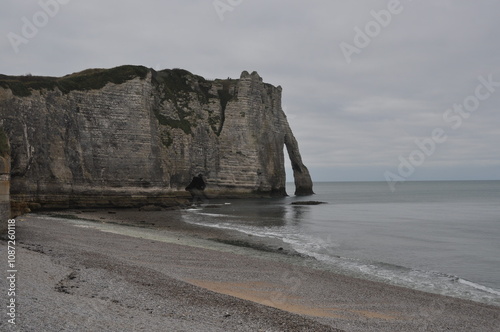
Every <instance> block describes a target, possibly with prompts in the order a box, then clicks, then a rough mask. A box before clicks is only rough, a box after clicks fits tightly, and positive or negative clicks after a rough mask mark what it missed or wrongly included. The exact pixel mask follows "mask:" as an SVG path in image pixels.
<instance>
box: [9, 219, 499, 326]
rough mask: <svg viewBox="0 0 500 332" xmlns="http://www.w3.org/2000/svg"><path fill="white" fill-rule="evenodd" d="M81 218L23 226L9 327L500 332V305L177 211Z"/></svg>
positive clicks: (28, 222) (19, 230)
mask: <svg viewBox="0 0 500 332" xmlns="http://www.w3.org/2000/svg"><path fill="white" fill-rule="evenodd" d="M64 213H65V214H70V213H69V212H64ZM73 213H74V215H76V216H77V217H79V218H81V219H94V220H97V221H98V222H95V221H94V222H89V221H85V220H76V221H68V220H65V219H61V218H53V217H45V216H41V215H27V216H23V217H20V218H18V220H17V224H16V227H17V238H18V243H17V256H18V285H17V288H18V296H17V300H18V308H17V310H18V311H17V312H18V319H17V322H18V324H17V326H16V328H17V329H15V328H13V327H12V326H8V324H7V321H6V319H5V318H4V319H3V320H2V321H1V322H0V330H2V331H4V330H7V331H9V330H12V331H16V330H19V331H134V330H150V331H207V332H210V331H338V330H343V331H488V332H490V331H497V330H499V326H500V307H495V306H488V305H485V304H480V303H475V302H470V301H465V300H459V299H455V298H450V297H445V296H439V295H433V294H428V293H423V292H419V291H414V290H409V289H405V288H400V287H395V286H390V285H386V284H382V283H377V282H372V281H366V280H359V279H355V278H350V277H346V276H342V275H337V274H333V273H331V272H327V271H319V270H314V269H310V268H307V267H304V266H299V265H296V264H293V262H291V261H290V262H289V261H287V260H286V259H282V260H281V259H280V257H285V256H286V257H288V256H289V255H284V254H282V253H281V252H283V251H286V250H289V249H288V248H283V250H280V248H277V247H276V246H278V245H279V243H276V246H275V245H274V244H269V243H267V244H266V245H267V248H265V249H266V250H267V251H265V252H264V253H265V254H262V255H261V256H259V254H256V252H257V251H256V250H252V249H248V248H242V247H241V246H240V247H236V246H230V245H227V244H223V243H220V242H225V240H224V237H228V236H231V235H230V234H229V235H228V234H227V233H222V232H218V231H217V230H212V231H210V232H208V231H207V230H206V229H203V228H199V227H194V226H190V225H185V224H184V223H182V221H181V220H179V219H176V214H175V212H172V213H170V214H168V215H169V216H170V218H168V220H166V218H165V213H162V212H160V211H158V212H137V211H130V210H101V211H99V210H96V211H94V212H89V211H84V212H81V211H78V212H73ZM153 224H154V225H153ZM141 225H142V226H141ZM146 226H147V227H146ZM207 238H210V239H218V240H220V241H219V242H217V243H218V245H216V246H206V245H205V244H206V243H207V242H206V241H207V240H206V239H207ZM212 243H214V242H213V241H212ZM238 243H240V242H238ZM0 246H1V249H2V252H3V251H4V249H6V243H5V242H1V243H0ZM245 250H246V251H245ZM273 251H275V252H273ZM280 255H281V256H280ZM3 270H4V271H5V269H3ZM1 283H2V284H1V286H2V287H4V286H5V285H4V284H5V283H6V281H5V278H2V281H1ZM4 317H5V316H4Z"/></svg>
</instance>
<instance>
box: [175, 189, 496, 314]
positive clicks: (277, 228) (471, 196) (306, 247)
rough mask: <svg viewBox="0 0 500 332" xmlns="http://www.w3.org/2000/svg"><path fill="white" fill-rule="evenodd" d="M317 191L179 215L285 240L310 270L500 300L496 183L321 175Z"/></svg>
mask: <svg viewBox="0 0 500 332" xmlns="http://www.w3.org/2000/svg"><path fill="white" fill-rule="evenodd" d="M287 192H288V193H293V192H294V187H293V184H291V183H290V184H287ZM314 192H315V195H313V196H306V197H304V196H302V197H301V196H293V195H290V196H288V197H284V198H271V199H269V198H267V199H239V200H223V199H217V198H215V199H211V200H210V201H209V202H205V204H201V205H199V206H193V207H192V208H190V209H187V210H185V211H183V212H182V219H183V221H185V222H187V223H190V224H195V225H200V226H205V227H211V228H218V229H222V230H227V231H231V232H237V233H238V234H242V235H245V236H246V238H247V241H250V242H251V241H255V243H256V244H257V243H262V241H265V240H266V239H268V240H270V241H271V240H272V241H275V242H276V241H277V240H278V241H281V242H282V243H283V244H286V245H287V246H289V247H291V248H292V249H293V251H294V252H296V253H297V254H298V255H299V256H301V257H304V259H308V260H309V261H314V262H315V265H314V268H319V269H326V270H330V271H333V272H335V273H340V274H343V275H348V276H353V277H357V278H362V279H368V280H374V281H381V282H384V283H388V284H392V285H398V286H402V287H406V288H412V289H417V290H422V291H426V292H431V293H436V294H442V295H448V296H452V297H458V298H463V299H469V300H473V301H478V302H483V303H488V304H493V305H500V181H422V182H404V183H400V184H398V186H397V187H396V190H395V191H394V192H393V191H391V189H390V188H389V186H388V184H387V183H385V182H318V183H315V184H314ZM304 201H317V202H322V203H323V204H318V205H300V204H296V203H297V202H304ZM292 203H295V204H292Z"/></svg>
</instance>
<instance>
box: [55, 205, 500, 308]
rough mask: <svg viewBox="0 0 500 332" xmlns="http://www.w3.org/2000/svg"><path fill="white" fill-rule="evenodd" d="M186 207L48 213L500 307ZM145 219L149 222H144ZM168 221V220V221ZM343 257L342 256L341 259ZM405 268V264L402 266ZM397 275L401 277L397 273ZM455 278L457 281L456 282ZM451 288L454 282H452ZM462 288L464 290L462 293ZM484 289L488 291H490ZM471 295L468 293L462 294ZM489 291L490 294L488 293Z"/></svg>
mask: <svg viewBox="0 0 500 332" xmlns="http://www.w3.org/2000/svg"><path fill="white" fill-rule="evenodd" d="M218 207H219V205H218V204H216V205H213V206H211V205H208V206H205V207H204V209H205V210H206V213H210V210H211V209H215V208H218ZM190 209H191V208H187V209H180V208H177V209H170V210H165V209H160V210H161V211H160V210H158V211H140V210H137V209H97V210H96V209H94V210H66V211H60V212H54V213H49V215H52V216H59V217H68V218H76V219H84V220H88V221H90V222H96V223H98V224H115V225H126V226H130V227H139V228H148V229H157V230H159V231H168V232H169V233H172V232H175V233H178V234H181V235H183V236H188V237H194V238H196V239H200V240H208V241H209V242H206V243H205V244H204V247H206V248H212V247H214V248H215V249H217V247H218V245H217V244H218V243H221V244H226V245H230V246H236V247H241V248H245V249H250V250H256V252H251V253H249V252H245V250H243V251H242V252H241V253H242V254H250V255H255V254H256V253H257V256H262V255H260V254H259V253H261V252H266V253H270V255H264V256H268V257H267V258H268V259H272V260H278V261H287V262H288V263H292V264H296V265H299V266H307V267H308V268H314V269H318V270H321V271H329V272H332V273H336V274H341V275H345V276H348V277H353V278H359V279H363V280H370V281H375V282H381V283H384V284H387V285H393V286H399V287H404V288H408V289H413V290H418V291H423V292H428V293H432V294H437V295H443V296H451V297H453V298H459V299H464V300H471V301H474V302H478V303H484V304H488V305H493V306H500V303H499V302H498V301H497V300H494V299H492V298H490V297H488V296H487V295H484V296H482V295H481V294H479V293H470V292H469V291H470V290H468V289H466V288H465V289H461V290H455V289H453V288H447V287H449V286H448V285H445V284H443V285H439V286H434V287H431V286H430V285H431V284H429V285H428V286H425V284H422V283H414V284H408V283H404V282H403V283H402V282H401V280H400V279H397V278H396V279H387V278H383V277H380V276H379V275H377V274H367V273H362V272H360V271H357V270H352V269H349V268H347V269H346V268H344V267H342V264H343V262H340V264H339V265H335V264H338V263H332V262H330V261H328V262H327V261H325V260H324V259H322V258H317V257H315V256H314V255H308V254H307V253H303V252H301V251H300V252H299V251H297V250H296V249H295V248H294V247H293V246H292V244H290V243H287V242H285V241H283V240H282V239H279V238H272V237H260V236H258V235H257V236H255V235H252V234H249V233H246V232H242V231H239V230H236V229H228V228H219V227H210V226H208V225H203V224H201V225H200V224H197V223H188V222H186V221H185V219H184V218H183V214H184V213H185V212H186V210H190ZM144 219H146V220H147V221H145V220H144ZM166 220H168V222H165V221H166ZM186 244H188V245H193V243H192V241H188V243H186ZM341 258H342V257H339V259H341ZM402 268H404V267H402ZM415 273H434V274H435V275H436V276H437V278H449V280H450V281H449V282H450V283H453V282H460V283H462V282H463V283H464V284H465V285H470V287H471V288H474V290H473V291H476V290H478V289H480V288H479V287H478V286H482V285H479V284H475V283H473V282H470V281H467V280H465V279H462V278H460V277H459V276H453V275H448V274H446V273H441V272H425V271H419V270H415ZM396 277H398V276H396ZM455 280H456V281H455ZM450 287H452V286H451V284H450ZM460 291H462V292H461V293H460ZM484 292H486V293H488V292H489V290H485V291H484ZM463 294H468V295H463ZM488 294H489V293H488Z"/></svg>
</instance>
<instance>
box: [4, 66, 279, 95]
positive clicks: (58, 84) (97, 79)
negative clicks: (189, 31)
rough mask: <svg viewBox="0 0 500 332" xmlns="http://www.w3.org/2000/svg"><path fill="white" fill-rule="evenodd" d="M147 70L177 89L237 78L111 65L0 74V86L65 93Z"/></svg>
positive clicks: (18, 92) (247, 76)
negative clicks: (45, 73)
mask: <svg viewBox="0 0 500 332" xmlns="http://www.w3.org/2000/svg"><path fill="white" fill-rule="evenodd" d="M150 71H152V72H153V73H154V79H155V80H157V81H162V83H166V84H167V86H168V87H169V88H170V89H172V90H176V91H178V90H188V91H189V90H191V87H190V84H189V82H187V80H186V78H187V77H191V78H192V79H194V80H196V81H197V82H199V83H201V84H203V83H209V82H216V83H222V84H230V83H234V82H236V81H237V79H231V78H227V79H214V80H208V79H205V78H203V77H201V76H199V75H195V74H192V73H191V72H189V71H187V70H184V69H179V68H174V69H164V70H160V71H155V70H154V69H151V68H147V67H144V66H133V65H124V66H119V67H115V68H111V69H103V68H97V69H86V70H83V71H81V72H77V73H73V74H69V75H65V76H63V77H53V76H32V75H30V74H27V75H20V76H8V75H2V74H0V87H3V88H5V89H10V90H12V93H13V94H14V95H15V96H19V97H26V96H30V95H31V91H32V90H42V89H47V90H54V89H56V88H58V89H59V90H60V91H61V92H62V93H64V94H67V93H69V92H71V91H75V90H76V91H85V90H96V89H101V88H103V87H104V86H105V85H106V84H108V83H114V84H122V83H125V82H126V81H129V80H132V79H134V78H136V77H139V78H141V79H144V78H146V76H147V74H148V73H149V72H150ZM240 79H257V80H259V81H261V82H262V78H261V77H260V76H259V74H258V73H257V72H256V71H254V72H252V74H249V73H248V72H247V71H243V72H242V73H241V77H240ZM202 88H203V87H202ZM278 88H281V87H278Z"/></svg>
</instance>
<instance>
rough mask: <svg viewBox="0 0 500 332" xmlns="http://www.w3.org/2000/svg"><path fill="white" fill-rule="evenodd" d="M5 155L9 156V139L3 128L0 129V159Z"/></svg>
mask: <svg viewBox="0 0 500 332" xmlns="http://www.w3.org/2000/svg"><path fill="white" fill-rule="evenodd" d="M7 155H10V147H9V139H8V138H7V134H6V133H5V131H4V130H3V128H0V157H5V156H7Z"/></svg>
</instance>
